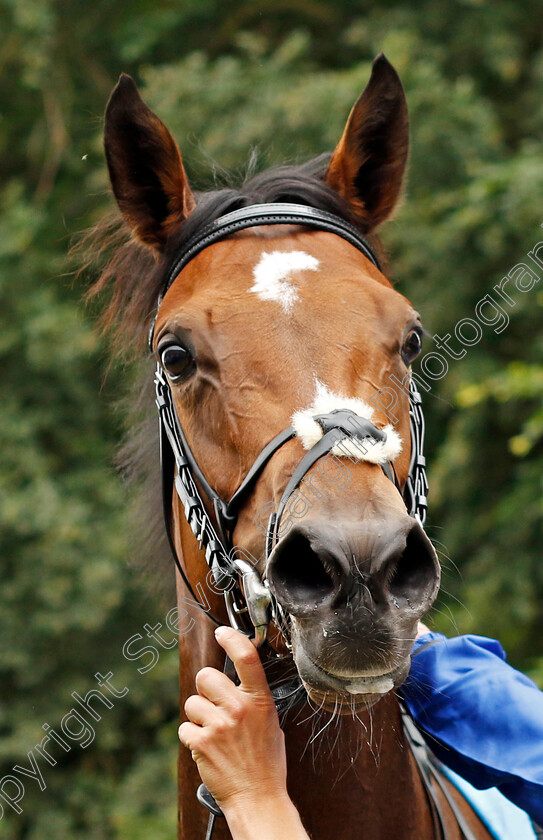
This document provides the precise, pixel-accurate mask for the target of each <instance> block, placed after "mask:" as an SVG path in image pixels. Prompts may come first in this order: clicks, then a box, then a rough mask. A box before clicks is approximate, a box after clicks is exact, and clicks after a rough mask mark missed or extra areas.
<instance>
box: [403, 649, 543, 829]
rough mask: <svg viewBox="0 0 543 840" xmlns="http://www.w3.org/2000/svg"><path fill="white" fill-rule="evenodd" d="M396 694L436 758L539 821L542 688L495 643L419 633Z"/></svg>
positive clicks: (542, 806)
mask: <svg viewBox="0 0 543 840" xmlns="http://www.w3.org/2000/svg"><path fill="white" fill-rule="evenodd" d="M401 694H402V696H403V699H404V702H405V703H406V705H407V707H408V708H409V711H410V713H411V715H412V717H413V719H414V720H415V723H416V724H417V726H418V727H419V729H420V730H421V732H422V734H423V735H424V737H425V739H426V741H427V743H428V745H429V747H430V749H431V750H432V752H434V754H435V755H436V756H437V757H438V758H439V759H440V761H442V762H443V763H444V764H445V765H447V767H450V768H451V770H453V771H455V772H456V773H458V774H459V775H460V776H462V778H464V779H466V780H467V781H468V782H470V783H471V784H472V785H473V786H474V787H476V788H478V789H480V790H481V789H485V788H490V787H496V788H498V790H499V791H500V792H501V793H502V794H503V795H504V796H505V797H507V799H510V800H511V802H514V803H515V805H517V806H518V807H519V808H521V809H522V810H523V811H526V812H527V813H528V814H529V815H530V817H531V818H532V819H533V820H534V822H536V823H538V824H539V825H542V824H543V692H541V691H540V690H539V689H538V687H537V686H536V685H535V683H533V682H532V680H530V679H528V677H526V676H525V675H524V674H521V673H520V672H519V671H516V670H515V669H514V668H511V666H510V665H508V664H507V663H506V661H505V653H504V651H503V648H502V647H501V645H500V644H499V643H498V642H496V641H494V640H493V639H487V638H485V637H484V636H458V637H455V638H452V639H447V638H446V637H445V636H442V635H441V634H439V633H428V634H426V635H425V636H422V637H421V638H420V639H418V640H417V641H416V643H415V646H414V648H413V653H412V661H411V671H410V673H409V677H408V679H407V680H406V682H405V683H404V685H403V686H402V688H401Z"/></svg>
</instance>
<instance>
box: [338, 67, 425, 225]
mask: <svg viewBox="0 0 543 840" xmlns="http://www.w3.org/2000/svg"><path fill="white" fill-rule="evenodd" d="M408 149H409V117H408V113H407V102H406V100H405V94H404V90H403V87H402V83H401V82H400V79H399V76H398V74H397V73H396V71H395V69H394V68H393V66H392V64H390V62H389V61H388V60H387V59H386V58H385V56H384V55H383V54H382V53H381V54H380V55H378V56H377V58H376V59H375V61H374V62H373V67H372V71H371V77H370V80H369V82H368V85H367V87H366V89H365V91H364V93H362V95H361V96H360V97H359V98H358V100H357V101H356V103H355V105H354V107H353V109H352V111H351V113H350V115H349V119H348V121H347V125H346V127H345V131H344V132H343V137H342V138H341V140H340V141H339V143H338V145H337V147H336V149H335V151H334V154H333V155H332V159H331V161H330V165H329V167H328V172H327V174H326V182H327V184H328V185H329V186H331V187H332V188H333V189H335V190H336V191H337V192H338V193H339V194H340V195H342V196H343V198H345V199H346V200H347V201H348V203H349V204H350V205H351V208H352V210H353V211H354V213H355V215H356V216H358V218H359V219H360V221H361V223H363V225H364V227H366V229H367V230H372V229H373V228H376V227H377V226H378V225H380V224H381V222H384V221H385V219H386V218H388V217H389V216H390V214H391V213H392V211H393V210H394V207H395V205H396V203H397V202H398V198H399V195H400V190H401V186H402V180H403V176H404V172H405V167H406V163H407V153H408Z"/></svg>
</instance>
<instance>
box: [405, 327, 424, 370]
mask: <svg viewBox="0 0 543 840" xmlns="http://www.w3.org/2000/svg"><path fill="white" fill-rule="evenodd" d="M421 350H422V337H421V334H420V332H419V331H418V330H411V332H410V333H409V334H408V336H407V338H406V339H405V341H404V345H403V347H402V359H403V360H404V362H405V364H406V365H410V364H411V362H413V361H414V360H415V359H416V358H417V356H418V355H419V353H420V351H421Z"/></svg>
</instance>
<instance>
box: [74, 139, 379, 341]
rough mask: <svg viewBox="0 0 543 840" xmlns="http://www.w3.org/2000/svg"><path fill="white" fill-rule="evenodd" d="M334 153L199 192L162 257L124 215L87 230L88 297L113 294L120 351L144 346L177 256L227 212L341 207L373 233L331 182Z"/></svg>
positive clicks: (110, 312)
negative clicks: (276, 206)
mask: <svg viewBox="0 0 543 840" xmlns="http://www.w3.org/2000/svg"><path fill="white" fill-rule="evenodd" d="M328 160H329V155H328V154H325V155H320V156H319V157H317V158H315V159H314V160H312V161H309V162H307V163H304V164H300V165H284V166H278V167H273V168H271V169H268V170H266V171H264V172H262V173H259V174H257V175H253V176H250V177H248V178H247V179H246V180H245V181H244V183H243V184H242V185H241V187H239V188H238V189H234V188H228V189H219V190H212V191H208V192H201V193H197V194H196V199H197V203H196V207H195V208H194V210H193V211H192V212H191V214H190V215H189V217H188V218H187V219H186V221H185V222H184V223H183V224H182V225H180V226H179V228H178V230H177V231H175V232H174V233H173V234H172V235H171V236H170V238H169V240H168V242H167V244H166V247H165V250H164V253H163V254H162V255H160V256H159V257H157V256H156V255H155V253H154V252H153V251H152V250H151V249H150V248H149V247H146V246H145V245H142V244H140V243H138V242H137V241H135V239H133V238H131V233H130V230H129V228H128V225H126V224H125V223H124V222H123V220H122V218H121V216H120V215H114V216H109V217H107V218H106V219H104V220H102V221H101V222H99V223H98V224H97V225H96V226H95V227H94V228H92V229H91V230H90V231H88V232H87V233H86V234H85V235H84V236H83V237H82V239H81V241H80V243H79V244H78V245H76V246H75V248H74V249H73V250H74V255H75V258H76V259H78V261H79V262H80V263H82V268H81V269H80V271H83V270H85V269H87V268H91V269H92V268H94V269H95V270H96V269H98V271H99V276H98V279H97V280H96V281H95V282H94V283H93V284H92V285H91V287H90V289H89V291H88V293H87V298H88V299H92V298H94V297H96V296H102V295H105V296H107V297H108V298H109V299H108V302H107V304H106V306H105V307H104V309H103V310H102V311H103V314H102V318H101V324H102V327H103V329H104V331H106V332H107V333H108V334H109V335H110V337H111V340H112V345H113V349H114V352H115V353H119V354H120V355H122V356H124V355H129V356H130V355H141V353H142V352H144V351H145V348H146V339H147V332H148V328H149V324H150V322H151V320H152V318H153V316H154V313H155V311H156V305H157V300H158V296H159V294H160V292H161V290H162V288H163V284H164V280H165V277H166V276H167V274H168V270H169V268H170V267H171V265H172V263H173V261H174V259H175V256H176V255H177V254H178V253H179V251H180V250H181V249H182V248H183V246H184V244H185V243H186V242H188V241H189V239H191V238H192V237H193V236H195V235H196V234H198V233H199V232H200V231H201V230H202V229H203V228H204V227H205V226H206V225H208V224H209V223H210V222H212V221H214V220H215V219H218V218H219V217H220V216H223V215H225V214H226V213H229V212H231V211H233V210H236V209H238V208H240V207H247V206H249V205H251V204H268V203H271V204H273V203H280V202H291V203H295V204H303V205H306V206H308V207H313V208H316V209H319V210H325V211H328V212H331V213H334V214H336V215H337V216H339V217H340V218H342V219H345V220H346V221H348V222H350V223H351V224H354V225H355V226H357V227H358V228H359V229H360V230H361V233H362V234H364V235H365V236H368V231H367V230H364V229H363V228H361V227H360V219H358V218H356V217H355V216H354V215H353V212H352V210H351V208H350V207H349V205H348V204H347V202H346V201H345V200H344V199H343V198H342V197H341V196H340V195H339V194H338V193H337V192H336V191H335V190H334V189H332V188H331V187H329V186H328V185H327V184H326V183H325V181H324V176H325V173H326V167H327V163H328ZM369 240H370V244H371V245H372V247H374V249H376V251H377V252H378V254H379V256H380V258H381V259H383V254H382V249H381V247H380V244H379V241H378V240H377V237H375V236H369Z"/></svg>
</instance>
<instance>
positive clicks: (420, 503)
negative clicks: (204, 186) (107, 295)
mask: <svg viewBox="0 0 543 840" xmlns="http://www.w3.org/2000/svg"><path fill="white" fill-rule="evenodd" d="M278 224H288V225H303V226H304V227H309V228H312V229H314V230H322V231H328V232H330V233H334V234H336V235H337V236H340V237H341V238H342V239H345V240H346V241H347V242H349V243H350V244H351V245H354V247H355V248H357V249H358V250H359V251H360V252H361V253H362V254H364V256H365V257H367V259H369V260H370V262H372V263H373V265H375V266H376V267H377V268H378V269H380V265H379V261H378V259H377V257H376V255H375V254H374V252H373V250H372V249H371V247H370V245H369V244H368V242H367V241H366V240H365V239H364V237H363V236H362V235H361V234H360V232H359V231H358V230H357V229H356V228H355V227H354V226H353V225H351V224H349V223H348V222H347V221H345V220H344V219H341V218H340V217H339V216H335V215H334V214H332V213H328V212H326V211H323V210H317V209H314V208H311V207H306V206H303V205H299V204H257V205H251V206H249V207H243V208H241V209H239V210H235V211H233V212H232V213H228V214H227V215H225V216H221V217H220V218H219V219H217V220H216V221H214V222H212V223H211V224H209V225H207V226H206V227H205V228H204V229H203V230H201V231H200V232H199V233H198V234H196V235H195V236H194V237H193V238H192V239H190V240H189V241H188V242H187V243H186V245H185V246H184V247H183V248H182V250H181V251H180V252H179V253H178V254H177V256H176V258H175V260H174V263H173V265H172V267H171V268H170V270H169V272H168V276H167V279H166V282H165V285H164V288H163V291H162V294H161V296H160V299H159V301H158V306H160V303H161V302H162V299H163V297H164V295H165V294H166V292H167V291H168V289H169V288H170V286H171V285H172V283H173V282H174V280H175V279H176V277H177V276H178V274H179V272H180V271H181V270H182V269H183V268H184V267H185V266H186V265H187V264H188V263H189V262H190V261H191V260H192V259H193V258H194V257H195V256H197V254H199V253H200V252H201V251H203V250H204V249H205V248H207V247H208V246H209V245H212V244H213V243H214V242H218V241H219V240H221V239H224V238H225V237H227V236H230V235H231V234H233V233H236V232H237V231H240V230H245V229H246V228H251V227H255V226H261V225H278ZM157 308H158V307H157ZM154 326H155V322H153V324H152V327H151V331H150V335H149V343H150V345H152V340H153V334H154ZM155 386H156V404H157V407H158V412H159V418H160V420H159V422H160V460H161V469H162V496H163V505H164V518H165V523H166V531H167V534H168V540H169V543H170V547H171V550H172V554H173V557H174V560H175V563H176V565H177V568H178V570H179V573H180V574H181V577H182V578H183V580H184V582H185V584H186V586H187V588H188V590H189V592H190V593H191V595H192V597H193V598H194V600H195V601H196V602H197V603H199V604H200V601H199V599H198V598H197V597H196V594H195V593H194V590H193V588H192V586H191V584H190V582H189V580H188V579H187V576H186V573H185V571H184V569H183V567H182V565H181V562H180V560H179V557H178V555H177V551H176V548H175V545H174V541H173V536H172V533H171V521H172V516H171V514H172V511H171V504H172V500H171V495H172V486H175V489H176V492H177V495H178V497H179V499H180V501H181V504H182V506H183V509H184V512H185V517H186V519H187V522H188V523H189V525H190V527H191V529H192V532H193V534H194V535H195V537H196V539H197V540H198V545H199V548H200V549H201V550H203V551H205V558H206V562H207V564H208V566H209V568H210V572H211V576H212V588H213V589H214V590H215V587H217V588H218V589H220V590H221V591H223V592H224V597H225V601H226V607H227V611H228V616H229V619H230V623H231V624H232V626H233V627H235V628H236V629H239V630H242V631H243V632H245V633H247V634H248V635H251V636H252V635H254V637H255V643H256V644H260V643H261V642H262V641H264V639H265V637H266V633H267V627H268V623H269V621H270V619H271V618H274V619H275V618H277V617H280V609H279V605H278V604H277V603H276V602H275V601H274V599H273V597H272V595H271V593H270V591H269V588H268V585H267V581H263V580H262V579H261V577H260V575H259V574H258V572H257V571H256V568H255V562H256V561H255V559H254V558H252V556H251V555H250V554H249V552H247V551H246V550H245V549H243V548H241V547H239V546H236V547H234V546H233V540H232V536H233V532H234V529H235V527H236V524H237V520H238V516H239V511H240V508H241V505H242V503H243V502H244V500H245V499H246V498H247V496H248V494H249V492H250V491H251V490H253V489H254V486H255V484H256V482H257V480H258V478H259V476H260V474H261V473H262V470H263V469H264V467H265V466H266V464H267V463H268V461H269V460H270V459H271V458H272V456H273V455H274V454H275V453H276V452H277V451H278V450H279V449H280V448H281V447H282V446H283V445H284V444H285V443H287V441H289V440H291V439H292V438H294V437H295V436H296V432H295V430H294V428H293V427H292V426H290V427H289V428H287V429H285V430H284V431H282V432H280V433H279V434H278V435H277V436H276V437H274V438H273V440H271V441H270V442H269V443H268V444H267V445H266V446H265V447H264V449H263V450H262V451H261V453H260V455H259V456H258V457H257V458H256V460H255V462H254V463H253V465H252V467H251V468H250V470H249V472H248V473H247V475H246V476H245V478H244V480H243V481H242V483H241V484H240V486H239V487H238V489H237V490H236V492H235V493H234V495H233V496H232V498H231V499H230V500H229V501H228V502H225V501H224V500H223V499H221V497H220V496H219V494H218V493H217V492H216V491H215V490H214V488H213V487H212V486H211V485H210V483H209V482H208V480H207V479H206V477H205V475H204V474H203V472H202V470H201V469H200V467H199V465H198V462H197V460H196V458H195V456H194V453H193V452H192V450H191V448H190V446H189V445H188V442H187V440H186V437H185V434H184V432H183V429H182V427H181V424H180V422H179V418H178V416H177V413H176V411H175V407H174V403H173V397H172V393H171V389H170V385H169V382H168V379H167V376H166V375H165V373H164V372H163V370H162V367H161V365H160V364H158V365H157V369H156V376H155ZM409 418H410V430H411V459H410V465H409V474H408V478H407V481H406V483H405V487H404V488H403V491H402V488H401V487H400V484H399V482H398V479H397V476H396V472H395V470H394V466H393V464H392V463H390V462H385V463H382V464H381V465H380V466H381V468H382V470H383V472H384V473H385V475H386V476H387V478H389V479H390V480H391V481H392V482H393V483H394V485H395V486H396V487H397V489H398V490H399V492H400V493H401V494H402V496H403V499H404V501H405V505H406V508H407V511H408V513H409V514H410V515H411V516H413V517H415V518H416V519H417V520H418V521H419V522H420V523H421V524H424V521H425V518H426V507H427V494H428V482H427V478H426V471H425V465H426V461H425V458H424V455H423V446H424V416H423V413H422V405H421V396H420V394H419V393H418V391H417V389H416V386H415V384H414V381H413V378H411V379H410V383H409ZM314 419H315V420H316V421H317V422H318V423H319V425H320V426H321V429H322V432H323V435H322V437H321V439H320V440H319V441H318V442H317V443H316V444H315V445H314V446H313V447H312V448H311V449H310V450H309V451H308V452H307V453H306V454H305V455H304V457H303V458H302V460H301V461H300V463H299V464H298V466H297V468H296V469H295V471H294V473H293V475H292V478H291V479H290V481H289V482H288V484H287V487H286V489H285V491H284V493H283V496H282V498H281V500H280V502H279V506H278V509H277V512H276V513H272V515H271V516H270V520H269V523H268V528H267V536H266V558H268V557H269V556H270V554H271V552H272V550H273V548H274V546H275V544H276V543H277V540H278V539H279V537H280V524H281V519H282V516H283V514H284V511H285V508H286V506H287V504H288V502H289V499H290V498H291V497H292V494H293V493H294V492H295V490H296V489H297V488H298V487H299V485H300V484H301V482H302V480H303V478H304V476H306V475H307V473H308V471H309V470H310V469H311V467H312V466H313V465H314V464H315V463H316V462H317V461H318V460H319V459H320V458H322V457H324V456H326V455H328V454H329V453H330V452H331V451H332V449H333V447H334V446H335V445H336V444H337V443H338V442H340V441H341V440H344V439H345V438H350V440H351V441H353V442H354V443H356V444H358V446H359V447H360V448H361V449H363V447H364V443H365V444H366V446H368V445H371V443H372V442H373V443H375V442H380V441H381V442H384V441H385V440H386V432H384V431H382V430H380V429H378V428H377V427H376V426H375V425H374V424H373V423H372V422H371V421H370V420H368V419H367V418H364V417H359V416H358V415H356V414H355V413H354V412H353V411H350V410H349V409H339V410H335V411H332V412H330V413H328V414H320V415H316V416H315V417H314ZM353 427H354V429H355V431H354V433H353ZM361 459H362V460H363V457H361ZM199 488H201V490H202V492H203V494H204V496H205V497H207V500H208V502H209V504H210V506H211V509H212V510H213V514H214V515H213V520H214V521H213V520H212V518H211V517H210V516H209V514H208V511H207V509H206V507H205V505H204V502H203V500H202V495H201V493H200V490H199ZM208 578H209V575H208ZM208 582H209V580H208ZM200 606H202V608H203V609H205V608H204V607H203V605H202V604H200ZM205 611H206V613H207V615H208V616H209V618H210V619H211V620H212V621H214V622H215V623H216V624H220V623H221V622H219V621H218V620H217V619H216V618H215V617H214V616H213V615H211V614H210V613H209V611H208V610H205Z"/></svg>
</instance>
